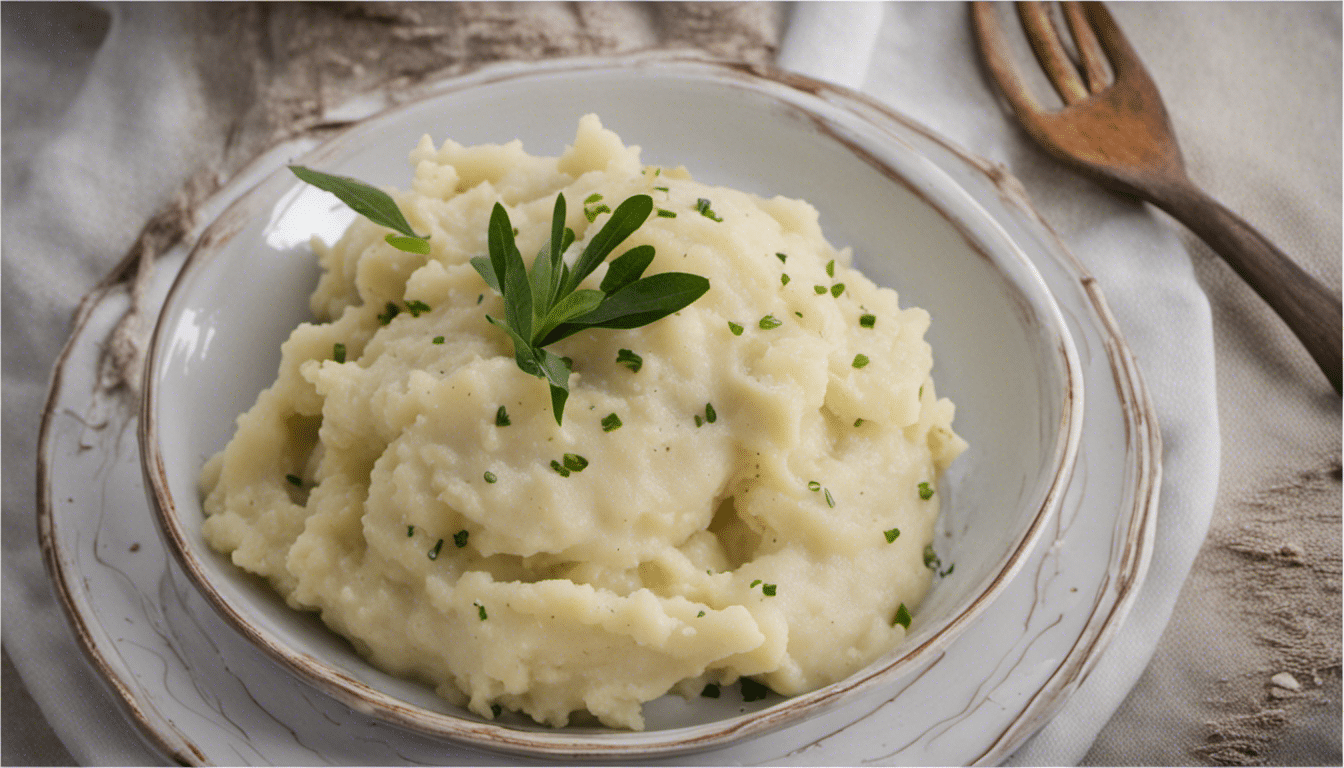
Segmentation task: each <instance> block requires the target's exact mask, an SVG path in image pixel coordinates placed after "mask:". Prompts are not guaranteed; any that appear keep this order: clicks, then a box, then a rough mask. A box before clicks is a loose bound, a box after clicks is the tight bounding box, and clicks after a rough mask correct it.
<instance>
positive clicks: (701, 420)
mask: <svg viewBox="0 0 1344 768" xmlns="http://www.w3.org/2000/svg"><path fill="white" fill-rule="evenodd" d="M695 426H696V427H703V426H705V417H704V416H701V415H700V414H698V413H697V414H695Z"/></svg>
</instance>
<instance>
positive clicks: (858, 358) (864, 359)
mask: <svg viewBox="0 0 1344 768" xmlns="http://www.w3.org/2000/svg"><path fill="white" fill-rule="evenodd" d="M867 364H868V356H867V355H865V354H863V353H862V352H860V353H859V354H857V355H855V356H854V363H853V365H854V367H855V368H862V367H864V366H865V365H867Z"/></svg>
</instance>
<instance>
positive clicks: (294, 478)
mask: <svg viewBox="0 0 1344 768" xmlns="http://www.w3.org/2000/svg"><path fill="white" fill-rule="evenodd" d="M285 479H286V480H288V481H289V484H290V485H292V486H294V487H295V488H302V487H303V478H301V477H299V476H298V475H285Z"/></svg>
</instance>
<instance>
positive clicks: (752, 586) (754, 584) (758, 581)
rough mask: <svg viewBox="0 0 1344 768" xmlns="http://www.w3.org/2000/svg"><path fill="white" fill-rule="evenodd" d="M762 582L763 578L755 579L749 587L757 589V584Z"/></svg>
mask: <svg viewBox="0 0 1344 768" xmlns="http://www.w3.org/2000/svg"><path fill="white" fill-rule="evenodd" d="M760 583H761V580H760V579H756V580H755V581H753V582H751V586H749V587H747V589H755V587H756V585H757V584H760Z"/></svg>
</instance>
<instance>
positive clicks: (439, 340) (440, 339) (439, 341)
mask: <svg viewBox="0 0 1344 768" xmlns="http://www.w3.org/2000/svg"><path fill="white" fill-rule="evenodd" d="M431 341H432V342H433V343H435V344H442V343H443V342H444V338H443V337H442V336H435V337H434V338H433V339H431Z"/></svg>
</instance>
